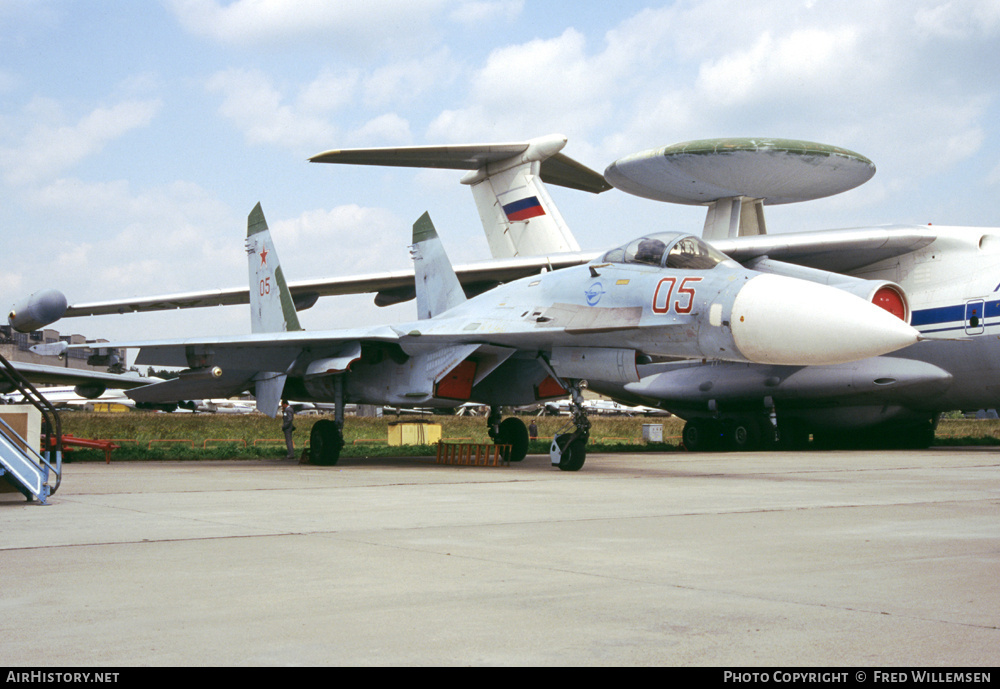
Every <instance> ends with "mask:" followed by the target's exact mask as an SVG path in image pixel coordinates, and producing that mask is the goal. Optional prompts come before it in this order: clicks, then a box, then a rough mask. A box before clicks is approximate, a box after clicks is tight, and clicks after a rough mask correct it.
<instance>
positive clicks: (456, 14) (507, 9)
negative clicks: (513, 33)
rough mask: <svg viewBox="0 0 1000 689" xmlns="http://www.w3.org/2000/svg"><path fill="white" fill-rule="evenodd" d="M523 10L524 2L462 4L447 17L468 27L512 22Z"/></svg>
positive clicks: (517, 0) (506, 1)
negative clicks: (487, 23) (497, 22)
mask: <svg viewBox="0 0 1000 689" xmlns="http://www.w3.org/2000/svg"><path fill="white" fill-rule="evenodd" d="M523 10H524V0H495V1H494V2H463V3H461V4H460V5H459V6H458V7H456V8H455V9H454V10H452V11H451V14H450V15H449V17H450V18H451V19H452V20H453V21H456V22H459V23H461V24H466V25H470V26H475V25H481V24H484V23H486V22H495V21H503V20H507V21H510V20H513V19H515V18H516V17H517V16H518V15H520V14H521V12H522V11H523Z"/></svg>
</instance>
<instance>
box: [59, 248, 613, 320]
mask: <svg viewBox="0 0 1000 689" xmlns="http://www.w3.org/2000/svg"><path fill="white" fill-rule="evenodd" d="M596 255H597V254H596V252H586V253H584V252H580V253H568V254H559V255H553V256H534V257H529V258H516V259H504V260H499V261H483V262H480V263H473V264H468V265H465V266H457V267H456V268H455V273H456V274H457V275H458V279H459V281H460V282H461V283H462V286H463V288H465V291H466V293H467V294H468V295H470V296H472V295H475V294H480V293H481V292H483V291H485V290H487V289H489V288H490V287H493V286H495V285H497V284H498V283H502V282H510V281H512V280H516V279H518V278H522V277H526V276H528V275H534V274H536V273H539V272H541V271H543V270H555V269H558V268H565V267H568V266H575V265H580V264H583V263H587V262H588V261H590V260H592V259H593V258H594V257H595V256H596ZM288 289H289V291H290V292H291V293H292V299H293V300H294V301H295V307H296V309H297V310H300V311H301V310H303V309H307V308H309V307H310V306H312V305H313V304H315V303H316V300H317V299H318V298H319V297H327V296H337V295H343V294H361V293H367V292H375V293H377V296H376V299H375V302H376V303H377V304H379V305H380V306H388V305H390V304H395V303H398V302H401V301H406V300H408V299H412V298H413V296H414V288H413V269H412V268H411V269H408V270H399V271H392V272H385V273H372V274H369V275H354V276H348V277H342V278H324V279H320V280H299V281H296V282H289V283H288ZM249 303H250V291H249V289H248V288H246V287H236V288H233V289H222V290H205V291H201V292H184V293H178V294H165V295H159V296H151V297H134V298H131V299H119V300H113V301H100V302H89V303H88V302H82V303H78V304H73V305H71V306H69V307H68V308H67V309H66V313H65V314H64V316H63V318H71V317H75V316H102V315H107V314H113V313H135V312H139V311H168V310H171V309H190V308H199V307H204V306H228V305H233V304H249Z"/></svg>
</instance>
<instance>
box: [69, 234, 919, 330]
mask: <svg viewBox="0 0 1000 689" xmlns="http://www.w3.org/2000/svg"><path fill="white" fill-rule="evenodd" d="M935 237H936V234H935V233H934V232H931V231H929V230H928V228H927V227H921V226H886V227H867V228H856V229H846V230H820V231H816V232H799V233H787V234H767V235H757V236H746V237H736V238H732V239H718V240H715V241H714V242H712V244H713V245H714V246H715V247H716V248H717V249H719V250H720V251H722V252H723V253H725V254H727V255H729V256H730V257H731V258H733V259H735V260H737V261H739V262H741V263H742V262H746V261H749V260H751V259H754V258H757V257H759V256H765V255H766V256H768V257H770V258H772V259H775V260H780V261H785V262H787V263H795V264H797V265H803V266H808V267H811V268H818V269H821V270H829V271H833V272H846V271H850V270H853V269H856V268H860V267H862V266H865V265H870V264H872V263H875V262H877V261H881V260H884V259H886V258H891V257H893V256H900V255H903V254H906V253H909V252H911V251H915V250H917V249H920V248H922V247H924V246H926V245H928V244H930V243H931V242H932V241H934V239H935ZM597 255H598V252H574V253H565V254H553V255H550V256H536V257H528V258H514V259H503V260H494V261H482V262H478V263H471V264H467V265H464V266H457V267H456V268H455V273H456V275H457V276H458V279H459V281H460V282H461V283H462V286H463V288H464V289H465V291H466V293H467V294H468V295H469V296H474V295H476V294H480V293H482V292H484V291H485V290H487V289H489V288H491V287H493V286H495V285H497V284H499V283H504V282H510V281H512V280H516V279H518V278H522V277H526V276H528V275H533V274H536V273H539V272H541V271H543V270H556V269H559V268H566V267H569V266H574V265H581V264H584V263H587V262H588V261H591V260H593V259H594V258H596V256H597ZM288 287H289V291H290V292H291V293H292V298H293V300H294V301H295V306H296V309H298V310H303V309H307V308H309V307H310V306H312V305H313V304H315V303H316V300H317V299H318V298H319V297H326V296H337V295H344V294H360V293H369V292H373V293H376V297H375V303H376V304H378V305H380V306H387V305H390V304H395V303H399V302H402V301H406V300H408V299H412V298H413V295H414V290H413V270H412V269H407V270H399V271H391V272H384V273H372V274H368V275H354V276H347V277H342V278H324V279H319V280H300V281H295V282H290V283H289V284H288ZM248 303H250V292H249V289H248V288H246V287H242V288H241V287H237V288H233V289H223V290H205V291H201V292H186V293H178V294H166V295H159V296H152V297H135V298H131V299H121V300H114V301H102V302H89V303H87V302H83V303H78V304H73V305H71V306H69V307H68V308H67V309H66V314H65V315H64V318H70V317H74V316H99V315H106V314H113V313H133V312H139V311H165V310H170V309H185V308H198V307H204V306H226V305H233V304H248Z"/></svg>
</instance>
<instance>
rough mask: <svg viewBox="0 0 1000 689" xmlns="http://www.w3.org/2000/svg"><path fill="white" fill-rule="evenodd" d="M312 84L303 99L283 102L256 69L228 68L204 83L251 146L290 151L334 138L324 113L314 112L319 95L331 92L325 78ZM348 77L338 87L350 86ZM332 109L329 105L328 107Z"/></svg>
mask: <svg viewBox="0 0 1000 689" xmlns="http://www.w3.org/2000/svg"><path fill="white" fill-rule="evenodd" d="M320 81H321V83H320V84H318V85H317V84H316V82H314V84H313V85H311V86H310V87H309V88H306V89H305V90H304V92H303V99H302V100H300V101H298V102H295V103H287V102H285V97H284V96H283V94H282V93H281V92H279V91H278V90H277V89H276V88H275V87H274V85H273V84H272V83H271V80H270V79H269V78H268V77H267V75H266V74H264V73H263V72H262V71H260V70H248V69H229V70H226V71H223V72H218V73H216V74H215V75H213V76H212V77H211V78H210V79H209V80H208V82H207V85H206V86H207V88H208V90H209V91H210V92H213V93H221V94H222V104H221V105H220V106H219V113H220V114H221V115H222V116H223V117H225V118H226V119H228V120H231V121H232V122H233V123H234V124H235V125H236V127H237V128H239V130H240V131H242V132H243V135H244V136H245V137H246V139H247V141H248V142H249V143H251V144H278V145H282V146H287V147H290V148H293V149H301V148H312V147H315V142H316V141H330V140H333V139H334V138H335V133H336V128H335V127H334V126H333V125H332V124H331V123H330V122H329V120H328V119H327V117H326V113H324V112H316V111H315V109H316V108H317V107H318V106H319V105H320V104H321V102H322V101H321V99H320V97H319V93H320V92H321V91H322V90H325V89H326V88H331V89H334V90H333V91H332V93H335V94H337V97H338V98H339V97H340V94H339V93H337V92H336V88H337V87H335V86H331V84H333V80H332V79H331V77H330V76H329V75H325V76H323V77H321V79H320ZM350 84H351V78H350V77H348V78H346V79H342V80H340V81H338V82H337V85H338V86H339V87H350ZM331 107H332V106H331Z"/></svg>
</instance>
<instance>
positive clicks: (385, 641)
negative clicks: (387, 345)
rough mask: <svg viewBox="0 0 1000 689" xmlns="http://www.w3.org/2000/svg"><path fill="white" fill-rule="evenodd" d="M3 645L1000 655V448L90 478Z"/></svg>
mask: <svg viewBox="0 0 1000 689" xmlns="http://www.w3.org/2000/svg"><path fill="white" fill-rule="evenodd" d="M50 503H51V504H50V505H48V506H42V505H39V504H38V503H27V502H25V501H24V499H23V498H22V497H21V496H20V495H17V494H3V495H0V630H2V634H0V652H2V654H3V658H4V663H5V664H7V665H11V666H18V667H22V668H28V669H31V668H36V669H42V668H48V667H53V666H55V667H59V666H62V667H69V666H90V667H97V668H101V667H103V668H111V667H126V666H129V667H131V666H254V665H261V666H303V665H305V666H312V665H374V666H379V665H392V666H396V665H404V666H454V665H458V666H464V665H470V666H512V665H515V666H521V665H530V666H553V665H554V666H601V665H612V666H619V665H620V666H632V665H654V666H691V665H695V666H714V667H733V668H745V667H751V666H777V667H788V666H812V667H817V666H836V667H875V668H879V667H882V668H885V667H891V666H918V667H967V666H981V667H994V666H997V665H1000V586H998V574H1000V451H997V450H994V449H986V448H934V449H931V450H927V451H920V452H915V451H884V452H820V451H817V452H807V453H745V454H687V453H673V454H658V455H652V454H615V455H611V454H608V455H602V454H593V455H590V456H588V458H587V463H586V465H585V466H584V468H583V469H582V470H581V471H579V472H576V473H567V472H561V471H558V470H555V469H553V468H552V467H551V466H550V465H549V461H548V458H547V457H543V456H529V457H528V459H527V460H525V461H524V462H523V463H521V464H519V465H518V464H515V465H513V466H510V467H503V468H495V467H489V468H486V467H453V466H436V465H434V464H433V463H432V462H430V461H428V460H420V459H415V458H413V459H406V458H399V459H345V460H342V462H341V464H339V465H338V466H335V467H314V466H302V465H298V464H294V463H291V462H278V461H274V462H271V461H229V462H114V461H112V463H111V464H110V465H105V464H104V463H74V464H68V465H66V466H65V472H64V479H63V483H62V486H61V488H60V489H59V491H58V492H57V493H56V494H55V495H54V496H53V497H52V498H51V499H50Z"/></svg>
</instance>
